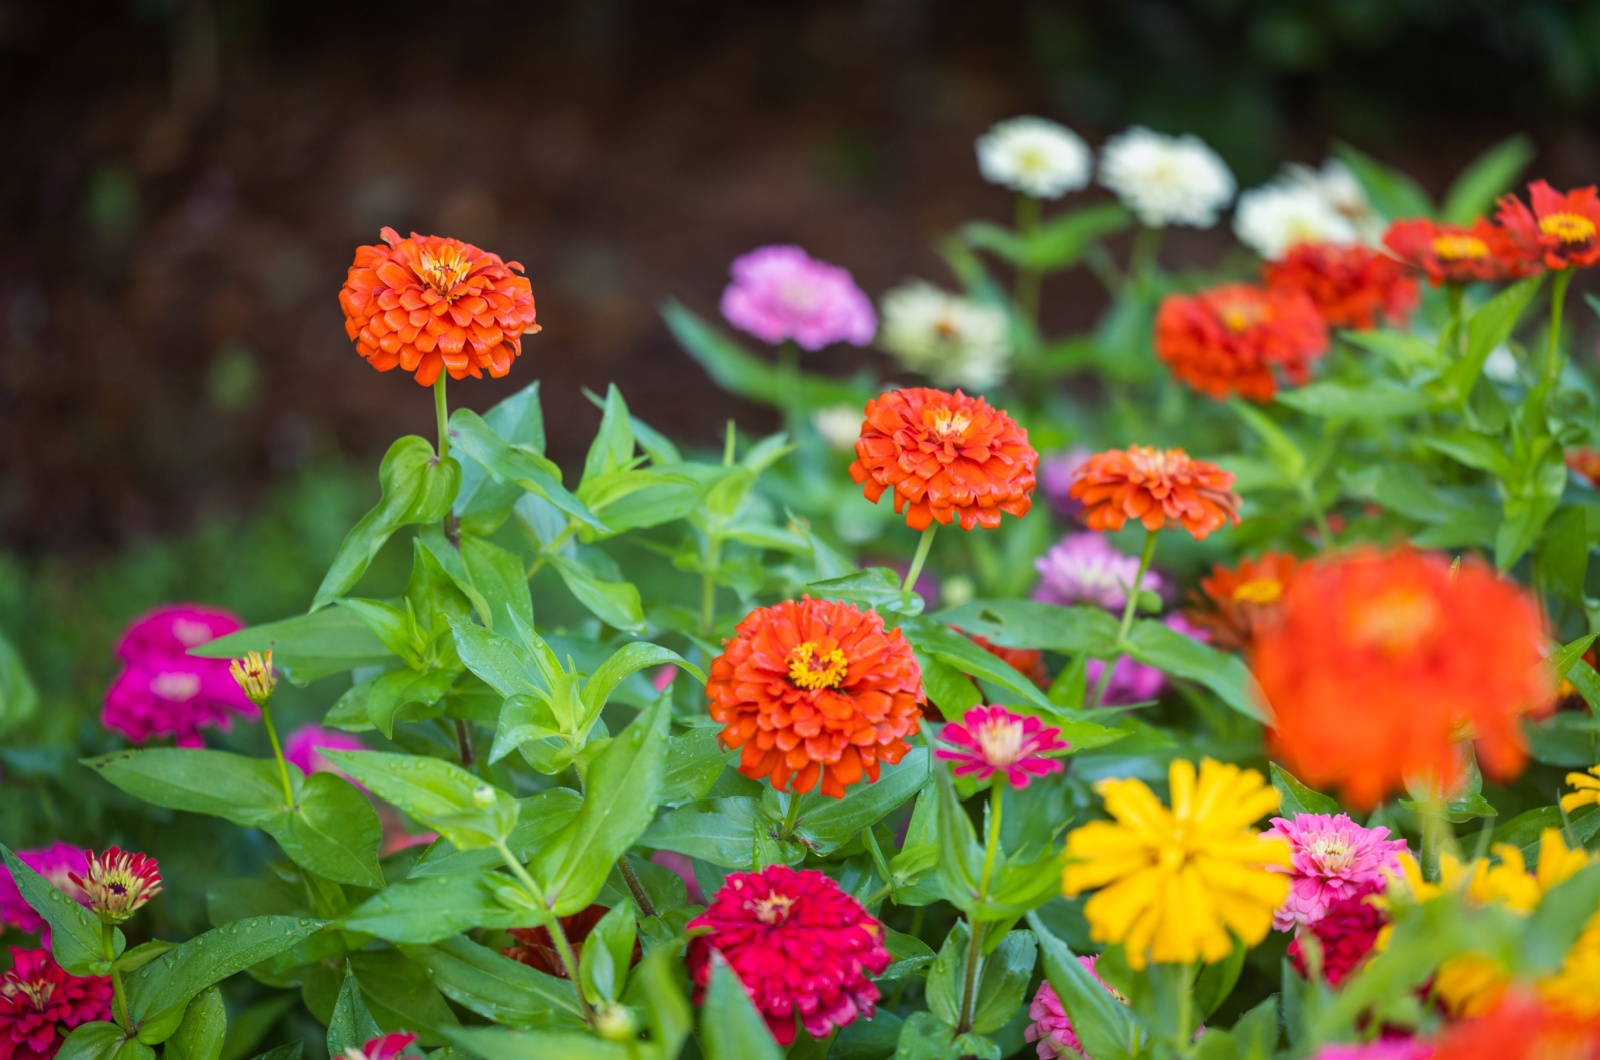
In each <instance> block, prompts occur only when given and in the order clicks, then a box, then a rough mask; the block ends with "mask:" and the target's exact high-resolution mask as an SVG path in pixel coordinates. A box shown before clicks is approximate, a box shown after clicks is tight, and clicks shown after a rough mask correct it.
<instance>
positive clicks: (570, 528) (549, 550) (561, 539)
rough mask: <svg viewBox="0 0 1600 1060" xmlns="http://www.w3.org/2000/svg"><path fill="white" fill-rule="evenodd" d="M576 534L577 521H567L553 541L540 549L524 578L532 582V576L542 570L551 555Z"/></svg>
mask: <svg viewBox="0 0 1600 1060" xmlns="http://www.w3.org/2000/svg"><path fill="white" fill-rule="evenodd" d="M577 532H578V521H577V520H576V519H571V520H568V522H567V528H566V529H565V530H563V531H561V533H559V534H557V535H556V539H555V540H554V541H552V542H550V543H549V544H548V545H545V546H544V547H543V548H542V549H540V550H539V554H538V555H537V556H535V557H534V560H533V562H532V563H530V564H528V570H527V572H526V574H525V575H524V577H525V578H527V579H528V580H529V581H532V580H533V576H534V575H535V574H538V573H539V572H540V571H541V570H543V569H544V565H545V564H546V563H549V562H550V557H551V555H553V554H554V553H556V552H558V551H560V549H561V546H562V545H564V544H566V543H567V542H568V541H570V540H571V539H572V535H573V534H575V533H577Z"/></svg>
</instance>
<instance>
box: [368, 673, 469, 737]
mask: <svg viewBox="0 0 1600 1060" xmlns="http://www.w3.org/2000/svg"><path fill="white" fill-rule="evenodd" d="M460 676H461V671H460V670H459V669H456V668H455V667H451V668H450V669H446V670H423V671H417V670H411V669H400V670H390V671H389V672H388V673H385V674H379V675H378V677H377V678H376V679H375V680H374V681H373V682H372V684H371V685H370V686H369V687H368V689H367V718H368V720H370V721H371V722H372V727H373V728H375V729H377V730H378V731H379V732H381V733H383V735H384V736H385V737H386V738H389V739H393V738H394V725H395V722H396V721H397V720H400V718H401V716H402V712H404V716H405V718H407V719H410V720H415V719H416V718H417V717H418V716H419V714H420V717H424V718H426V717H437V716H438V714H439V713H442V712H443V709H444V708H443V707H442V706H440V705H439V703H440V700H442V699H444V696H445V693H446V692H448V691H450V686H451V685H453V684H455V682H456V678H458V677H460ZM408 707H417V708H421V710H420V712H419V711H415V710H407V709H406V708H408ZM434 707H438V711H434V710H432V709H431V708H434Z"/></svg>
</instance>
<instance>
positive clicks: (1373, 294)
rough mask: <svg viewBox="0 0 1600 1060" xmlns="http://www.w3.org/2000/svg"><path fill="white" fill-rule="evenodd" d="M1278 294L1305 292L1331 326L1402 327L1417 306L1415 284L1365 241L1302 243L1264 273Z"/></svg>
mask: <svg viewBox="0 0 1600 1060" xmlns="http://www.w3.org/2000/svg"><path fill="white" fill-rule="evenodd" d="M1263 273H1264V276H1265V279H1266V281H1267V286H1268V287H1270V288H1272V289H1273V290H1275V291H1304V292H1305V293H1306V295H1307V296H1309V297H1310V299H1311V301H1312V302H1313V303H1314V304H1315V305H1316V307H1317V312H1318V313H1320V314H1322V319H1323V320H1326V321H1327V322H1328V326H1329V327H1335V328H1353V329H1355V330H1357V331H1369V330H1371V329H1372V328H1375V327H1377V326H1378V325H1379V324H1389V325H1391V326H1394V327H1399V326H1402V325H1404V324H1405V322H1406V318H1408V317H1409V316H1410V315H1411V312H1412V310H1414V309H1416V308H1417V281H1416V280H1414V279H1412V278H1411V277H1410V276H1407V275H1406V270H1405V267H1404V266H1402V265H1401V264H1400V263H1399V262H1398V261H1396V260H1395V259H1394V258H1391V257H1389V255H1387V254H1380V253H1379V252H1378V251H1376V250H1373V249H1372V248H1371V247H1368V246H1365V245H1363V244H1361V243H1346V244H1340V243H1300V244H1298V245H1297V246H1294V247H1292V248H1290V250H1289V252H1288V253H1287V254H1285V255H1284V256H1283V258H1282V259H1281V260H1279V261H1274V262H1268V263H1267V265H1266V267H1265V268H1264V269H1263Z"/></svg>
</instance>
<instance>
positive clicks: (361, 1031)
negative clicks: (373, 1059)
mask: <svg viewBox="0 0 1600 1060" xmlns="http://www.w3.org/2000/svg"><path fill="white" fill-rule="evenodd" d="M381 1033H383V1032H382V1031H380V1030H379V1029H378V1021H377V1020H375V1019H373V1018H372V1013H370V1012H368V1011H367V1004H366V1002H364V1001H362V1000H361V984H360V983H358V982H357V981H356V974H355V972H353V971H352V970H351V969H350V965H349V963H348V962H346V963H345V972H344V985H343V986H341V987H340V988H339V1000H337V1001H335V1002H334V1004H333V1019H331V1020H330V1021H328V1056H329V1057H330V1058H331V1060H338V1058H340V1057H343V1056H344V1053H345V1050H346V1049H360V1048H361V1047H362V1046H363V1045H365V1044H366V1043H367V1042H369V1041H371V1040H372V1039H374V1038H376V1037H378V1035H380V1034H381Z"/></svg>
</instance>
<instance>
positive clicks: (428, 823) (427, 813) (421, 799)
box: [323, 750, 517, 850]
mask: <svg viewBox="0 0 1600 1060" xmlns="http://www.w3.org/2000/svg"><path fill="white" fill-rule="evenodd" d="M323 754H324V755H325V756H326V757H327V758H328V759H329V761H331V762H333V763H334V764H335V765H337V766H338V767H339V768H340V769H343V770H344V771H345V772H346V773H348V774H349V775H350V777H351V779H353V780H355V781H356V782H357V783H359V784H361V785H363V786H365V787H366V788H367V789H369V790H370V791H372V792H373V794H375V795H377V796H378V798H380V799H383V800H384V801H385V802H388V803H390V804H392V805H394V806H396V807H398V808H400V809H401V810H404V811H405V812H406V813H407V814H408V815H409V816H410V817H411V818H412V819H413V820H415V821H416V822H417V823H418V824H420V825H423V826H424V827H426V828H431V829H433V830H434V831H435V832H438V833H439V834H440V835H441V836H443V837H444V838H446V839H448V840H449V841H450V842H451V843H453V844H455V846H456V847H457V848H459V849H462V850H470V849H472V848H474V847H488V846H494V845H495V843H496V842H500V841H504V840H505V839H506V838H507V837H509V836H510V834H511V830H512V829H513V828H514V827H516V823H517V801H516V800H515V799H513V798H512V797H511V796H510V795H507V794H506V793H505V792H503V791H501V790H500V789H499V788H496V787H495V786H494V785H492V784H489V783H487V782H485V781H483V780H481V779H479V778H478V777H476V776H474V775H473V774H471V773H469V772H467V771H466V770H465V769H462V768H461V767H460V766H458V765H455V764H454V763H451V762H445V761H443V760H441V759H438V758H427V757H423V756H420V755H403V754H384V753H383V752H380V751H332V750H328V751H324V752H323Z"/></svg>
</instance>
